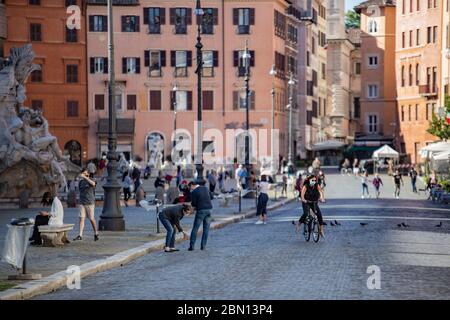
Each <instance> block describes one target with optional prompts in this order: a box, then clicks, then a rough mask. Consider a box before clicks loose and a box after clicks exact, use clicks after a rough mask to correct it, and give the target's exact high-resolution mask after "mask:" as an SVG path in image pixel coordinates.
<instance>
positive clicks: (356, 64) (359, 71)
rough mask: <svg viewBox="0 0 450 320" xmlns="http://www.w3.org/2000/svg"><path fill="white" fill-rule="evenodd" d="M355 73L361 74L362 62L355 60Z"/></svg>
mask: <svg viewBox="0 0 450 320" xmlns="http://www.w3.org/2000/svg"><path fill="white" fill-rule="evenodd" d="M355 74H356V75H360V74H361V62H355Z"/></svg>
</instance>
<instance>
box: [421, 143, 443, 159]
mask: <svg viewBox="0 0 450 320" xmlns="http://www.w3.org/2000/svg"><path fill="white" fill-rule="evenodd" d="M444 151H450V142H445V141H441V142H436V143H431V144H429V145H427V146H426V147H423V148H422V149H420V156H421V157H422V158H427V157H428V156H429V154H431V155H432V154H434V153H440V152H444Z"/></svg>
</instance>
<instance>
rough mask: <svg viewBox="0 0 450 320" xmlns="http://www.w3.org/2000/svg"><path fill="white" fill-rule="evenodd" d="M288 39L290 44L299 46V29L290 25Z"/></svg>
mask: <svg viewBox="0 0 450 320" xmlns="http://www.w3.org/2000/svg"><path fill="white" fill-rule="evenodd" d="M287 30H288V31H287V38H288V40H289V41H290V42H292V43H294V44H297V43H298V29H297V28H296V27H295V26H293V25H290V24H288V29H287Z"/></svg>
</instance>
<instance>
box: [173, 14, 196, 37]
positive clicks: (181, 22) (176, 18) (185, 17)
mask: <svg viewBox="0 0 450 320" xmlns="http://www.w3.org/2000/svg"><path fill="white" fill-rule="evenodd" d="M191 19H192V10H191V9H190V8H171V9H170V24H171V25H174V26H175V34H186V33H187V26H188V25H190V24H192V20H191Z"/></svg>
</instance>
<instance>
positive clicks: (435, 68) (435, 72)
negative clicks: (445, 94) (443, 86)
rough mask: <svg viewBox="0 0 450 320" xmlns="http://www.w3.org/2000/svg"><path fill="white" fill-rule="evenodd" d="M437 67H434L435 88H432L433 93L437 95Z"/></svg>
mask: <svg viewBox="0 0 450 320" xmlns="http://www.w3.org/2000/svg"><path fill="white" fill-rule="evenodd" d="M436 81H437V67H433V87H432V91H431V92H432V93H437V86H436V84H437V82H436Z"/></svg>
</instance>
